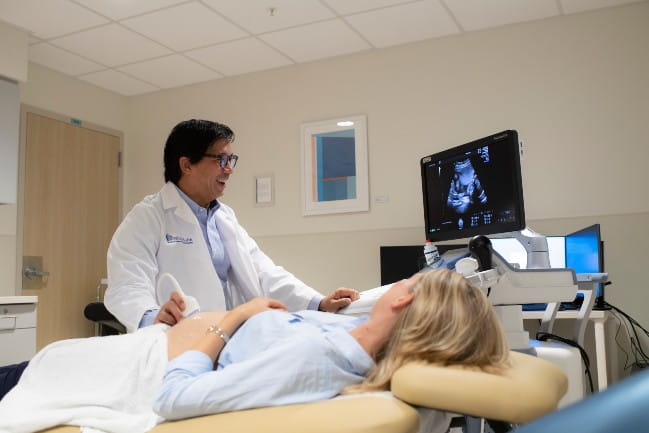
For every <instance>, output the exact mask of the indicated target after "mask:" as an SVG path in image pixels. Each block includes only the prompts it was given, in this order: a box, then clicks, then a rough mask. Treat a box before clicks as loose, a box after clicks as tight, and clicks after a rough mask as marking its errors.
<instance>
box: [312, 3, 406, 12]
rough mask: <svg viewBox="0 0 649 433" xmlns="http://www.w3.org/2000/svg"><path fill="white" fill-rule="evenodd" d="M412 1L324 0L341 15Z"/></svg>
mask: <svg viewBox="0 0 649 433" xmlns="http://www.w3.org/2000/svg"><path fill="white" fill-rule="evenodd" d="M411 1H412V0H354V1H350V0H324V2H325V3H327V4H328V5H329V6H331V7H332V8H333V9H334V10H335V11H336V12H338V13H339V14H340V15H348V14H353V13H356V12H363V11H369V10H372V9H379V8H383V7H386V6H394V5H398V4H400V3H408V2H411Z"/></svg>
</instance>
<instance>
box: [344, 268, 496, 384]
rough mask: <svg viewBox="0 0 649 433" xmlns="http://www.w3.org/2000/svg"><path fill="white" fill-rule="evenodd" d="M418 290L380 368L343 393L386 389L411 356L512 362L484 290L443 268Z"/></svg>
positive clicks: (492, 367) (483, 363)
mask: <svg viewBox="0 0 649 433" xmlns="http://www.w3.org/2000/svg"><path fill="white" fill-rule="evenodd" d="M413 291H414V293H415V298H414V300H413V301H412V303H411V304H410V306H408V307H407V308H406V309H404V311H402V312H401V316H400V317H399V318H398V320H397V323H396V325H395V328H394V331H393V332H392V335H391V337H390V338H389V339H388V341H387V343H386V344H385V346H383V348H382V349H381V350H380V351H379V353H378V355H377V365H376V367H375V368H374V369H373V370H372V371H371V372H370V374H369V375H368V377H367V378H366V379H365V381H363V382H362V383H360V384H358V385H352V386H350V387H347V388H346V389H345V390H344V391H343V393H345V394H349V393H355V392H368V391H380V390H387V389H389V387H390V379H391V377H392V374H393V373H394V372H395V371H396V370H397V369H398V368H399V367H401V366H402V365H404V364H406V363H408V362H411V361H419V362H427V363H437V364H442V365H469V366H475V367H479V368H481V369H482V370H484V371H487V372H497V371H500V370H501V369H502V368H503V367H504V366H505V365H507V362H508V355H509V348H508V346H507V341H506V339H505V334H504V332H503V330H502V327H501V325H500V321H499V319H498V317H497V316H496V313H495V312H494V310H493V308H492V307H491V304H490V303H489V301H488V300H487V297H486V296H485V295H484V293H482V291H481V290H480V289H478V288H476V287H474V286H472V285H470V284H469V283H468V282H467V280H466V279H465V278H464V277H463V276H462V275H460V274H458V273H456V272H453V271H450V270H447V269H438V270H435V271H431V272H429V273H427V274H425V275H424V276H423V277H422V278H421V279H420V280H419V281H418V282H417V284H416V285H415V287H414V289H413Z"/></svg>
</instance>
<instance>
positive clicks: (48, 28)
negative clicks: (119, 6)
mask: <svg viewBox="0 0 649 433" xmlns="http://www.w3.org/2000/svg"><path fill="white" fill-rule="evenodd" d="M0 20H3V21H6V22H8V23H12V24H14V25H16V26H19V27H22V28H24V29H26V30H28V31H30V32H32V33H34V35H35V36H37V37H39V38H42V39H48V38H53V37H56V36H61V35H65V34H68V33H72V32H76V31H78V30H82V29H87V28H90V27H94V26H99V25H101V24H106V23H107V22H108V20H107V19H106V18H104V17H101V16H99V15H97V14H96V13H94V12H91V11H89V10H88V9H86V8H84V7H83V6H79V5H77V4H74V3H71V2H70V1H69V0H47V1H43V0H0Z"/></svg>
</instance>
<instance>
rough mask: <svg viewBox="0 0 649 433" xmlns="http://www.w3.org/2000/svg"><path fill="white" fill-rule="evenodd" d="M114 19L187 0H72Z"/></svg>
mask: <svg viewBox="0 0 649 433" xmlns="http://www.w3.org/2000/svg"><path fill="white" fill-rule="evenodd" d="M74 1H75V2H77V3H80V4H82V5H84V6H86V7H88V8H89V9H92V10H94V11H95V12H98V13H100V14H102V15H104V16H107V17H109V18H111V19H114V20H121V19H124V18H128V17H132V16H135V15H141V14H143V13H146V12H151V11H155V10H158V9H163V8H166V7H169V6H173V5H175V4H178V3H185V2H186V1H187V0H135V1H134V0H110V1H106V0H74Z"/></svg>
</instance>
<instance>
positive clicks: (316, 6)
mask: <svg viewBox="0 0 649 433" xmlns="http://www.w3.org/2000/svg"><path fill="white" fill-rule="evenodd" d="M203 2H204V3H205V4H207V5H209V6H211V7H212V8H214V9H215V10H217V11H219V12H220V13H222V14H223V15H224V16H226V17H228V18H229V19H231V20H233V21H234V22H236V23H237V24H239V25H240V26H241V27H243V28H244V29H246V30H248V31H249V32H252V33H254V34H259V33H266V32H270V31H273V30H279V29H284V28H287V27H295V26H299V25H303V24H308V23H312V22H315V21H323V20H326V19H330V18H333V17H334V16H335V15H334V14H333V13H332V12H331V11H330V10H329V9H327V8H326V7H325V6H324V5H323V4H322V3H320V2H319V1H318V0H298V1H296V0H273V1H268V0H246V1H241V0H203ZM271 7H272V8H273V9H274V12H273V14H272V16H271V14H270V12H269V9H270V8H271Z"/></svg>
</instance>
